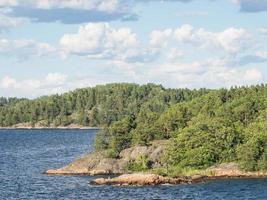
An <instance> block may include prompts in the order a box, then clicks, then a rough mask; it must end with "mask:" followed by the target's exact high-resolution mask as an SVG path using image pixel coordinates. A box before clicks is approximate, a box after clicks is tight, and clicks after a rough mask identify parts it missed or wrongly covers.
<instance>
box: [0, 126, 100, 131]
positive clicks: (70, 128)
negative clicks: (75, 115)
mask: <svg viewBox="0 0 267 200" xmlns="http://www.w3.org/2000/svg"><path fill="white" fill-rule="evenodd" d="M100 129H101V128H100V127H67V126H66V127H0V130H100Z"/></svg>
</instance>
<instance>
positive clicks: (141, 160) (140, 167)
mask: <svg viewBox="0 0 267 200" xmlns="http://www.w3.org/2000/svg"><path fill="white" fill-rule="evenodd" d="M150 167H151V162H150V161H149V159H148V157H147V156H143V155H141V156H139V157H137V158H136V159H135V160H133V161H131V162H130V163H129V164H128V166H127V167H126V168H127V169H128V170H130V171H147V170H148V169H150Z"/></svg>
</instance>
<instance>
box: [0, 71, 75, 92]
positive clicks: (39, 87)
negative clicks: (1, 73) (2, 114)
mask: <svg viewBox="0 0 267 200" xmlns="http://www.w3.org/2000/svg"><path fill="white" fill-rule="evenodd" d="M67 78H68V76H67V75H65V74H61V73H49V74H47V76H46V77H44V78H42V79H25V80H17V79H15V78H13V77H10V76H5V77H3V78H2V80H1V81H0V88H2V90H3V91H8V92H10V95H11V94H12V92H16V93H18V94H21V96H30V97H36V96H39V95H46V94H56V93H62V92H65V91H67V90H69V89H70V88H67V87H66V85H67ZM72 89H73V88H72ZM8 94H9V93H8Z"/></svg>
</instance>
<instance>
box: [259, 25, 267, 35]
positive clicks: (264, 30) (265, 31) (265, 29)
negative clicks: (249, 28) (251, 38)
mask: <svg viewBox="0 0 267 200" xmlns="http://www.w3.org/2000/svg"><path fill="white" fill-rule="evenodd" d="M258 32H259V33H262V34H264V35H267V27H262V28H259V29H258Z"/></svg>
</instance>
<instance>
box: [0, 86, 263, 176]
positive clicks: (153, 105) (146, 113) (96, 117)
mask: <svg viewBox="0 0 267 200" xmlns="http://www.w3.org/2000/svg"><path fill="white" fill-rule="evenodd" d="M19 123H30V124H31V126H33V127H34V126H35V125H36V124H41V125H42V126H44V127H56V126H67V125H69V124H79V125H83V126H91V127H101V130H100V131H99V132H98V133H97V135H96V141H95V148H96V150H106V151H107V152H108V154H107V156H109V157H118V155H119V153H120V152H121V151H122V150H123V149H125V148H128V147H131V146H134V145H149V144H150V142H151V141H153V140H168V148H167V153H166V157H165V158H164V160H165V162H166V163H167V165H168V166H175V167H178V168H192V169H204V168H207V167H209V166H212V165H214V164H216V163H223V162H232V161H237V162H238V163H239V165H240V167H241V168H242V169H244V170H249V171H257V170H267V85H266V84H262V85H256V86H249V87H245V86H242V87H232V88H230V89H216V90H215V89H198V90H196V89H194V90H190V89H166V88H164V87H162V86H161V85H155V84H146V85H137V84H130V83H117V84H107V85H99V86H95V87H92V88H84V89H77V90H75V91H72V92H68V93H64V94H62V95H52V96H43V97H39V98H37V99H33V100H29V99H25V98H23V99H17V98H0V126H1V127H10V126H13V125H15V124H19Z"/></svg>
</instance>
